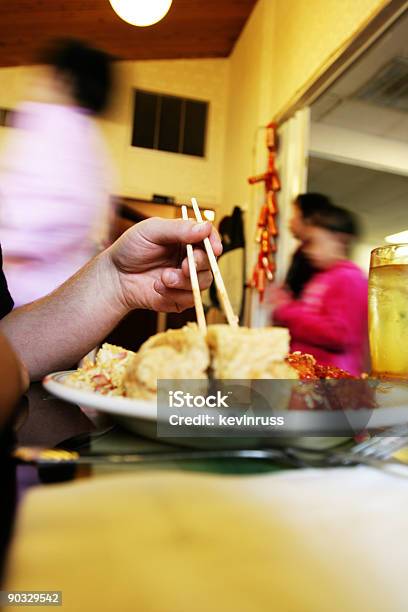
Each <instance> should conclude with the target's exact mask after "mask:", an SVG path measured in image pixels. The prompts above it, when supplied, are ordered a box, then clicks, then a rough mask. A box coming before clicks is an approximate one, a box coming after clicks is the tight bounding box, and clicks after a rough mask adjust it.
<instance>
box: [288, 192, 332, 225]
mask: <svg viewBox="0 0 408 612" xmlns="http://www.w3.org/2000/svg"><path fill="white" fill-rule="evenodd" d="M295 204H296V206H298V207H299V210H300V212H301V213H302V217H303V218H304V219H310V217H311V216H312V215H314V214H315V213H317V212H319V211H321V210H326V209H327V208H330V207H332V206H334V204H333V202H332V201H331V200H330V198H329V197H327V196H325V195H323V194H322V193H300V194H299V195H298V197H297V198H296V200H295Z"/></svg>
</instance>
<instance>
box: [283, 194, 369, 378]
mask: <svg viewBox="0 0 408 612" xmlns="http://www.w3.org/2000/svg"><path fill="white" fill-rule="evenodd" d="M308 223H309V228H308V237H307V240H306V241H305V243H304V245H303V246H302V252H303V254H304V256H305V257H306V258H307V261H308V262H309V263H310V264H311V266H312V268H313V270H314V271H315V272H314V274H313V275H312V276H311V277H310V279H309V280H308V281H307V282H306V283H305V285H304V287H303V289H302V291H301V294H300V295H299V297H297V298H296V297H295V296H294V294H292V293H290V292H289V291H287V290H284V289H279V288H277V289H276V291H275V293H274V295H273V297H272V299H273V301H274V303H275V306H276V308H275V310H274V315H273V318H274V322H275V323H276V324H278V325H283V326H285V327H288V328H289V331H290V334H291V350H292V351H302V352H303V353H310V354H311V355H313V356H314V357H315V358H316V360H317V361H318V362H319V363H321V364H323V365H333V366H337V367H340V368H342V369H344V370H348V371H349V372H350V373H351V374H355V375H358V374H361V372H362V371H363V370H364V367H365V358H366V355H367V279H366V277H365V276H364V274H363V272H362V271H361V270H360V268H359V267H358V266H356V265H355V264H354V263H353V262H351V261H349V260H348V259H347V257H348V254H349V248H350V245H351V241H352V239H353V238H354V237H355V236H357V235H358V228H357V224H356V221H355V219H354V217H353V215H352V214H351V213H349V212H348V211H346V210H344V209H343V208H340V207H338V206H334V205H331V206H329V207H326V208H325V209H321V210H320V211H317V212H315V213H314V214H313V215H311V216H310V218H309V221H308Z"/></svg>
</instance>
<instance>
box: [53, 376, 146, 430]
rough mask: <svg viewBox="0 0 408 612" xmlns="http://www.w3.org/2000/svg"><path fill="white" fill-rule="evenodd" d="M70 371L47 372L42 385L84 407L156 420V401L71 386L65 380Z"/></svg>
mask: <svg viewBox="0 0 408 612" xmlns="http://www.w3.org/2000/svg"><path fill="white" fill-rule="evenodd" d="M72 372H73V371H72V370H67V371H66V372H55V373H54V374H49V375H48V376H46V377H45V378H44V380H43V385H44V387H45V388H46V389H47V391H49V392H50V393H52V394H53V395H55V396H56V397H59V398H60V399H63V400H65V401H66V402H70V403H71V404H77V405H78V406H81V407H84V408H93V409H95V410H99V411H100V412H107V413H108V414H113V415H118V416H128V417H135V418H139V419H144V420H148V421H154V422H156V420H157V405H156V401H154V400H153V401H144V400H137V399H130V398H127V397H118V396H115V395H102V393H97V392H96V391H88V390H86V389H77V388H76V387H71V386H69V385H67V384H66V380H67V378H68V376H69V375H70V374H72Z"/></svg>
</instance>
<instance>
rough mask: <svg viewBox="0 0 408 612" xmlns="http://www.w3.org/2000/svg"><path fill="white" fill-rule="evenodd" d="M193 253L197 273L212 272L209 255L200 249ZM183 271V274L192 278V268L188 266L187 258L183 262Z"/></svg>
mask: <svg viewBox="0 0 408 612" xmlns="http://www.w3.org/2000/svg"><path fill="white" fill-rule="evenodd" d="M193 253H194V262H195V265H196V270H197V272H201V271H204V270H210V262H209V261H208V257H207V253H206V252H205V251H203V250H202V249H199V248H197V249H194V251H193ZM181 269H182V271H183V274H184V275H185V276H187V277H188V278H190V268H189V265H188V259H187V257H186V258H185V259H184V260H183V261H182V263H181Z"/></svg>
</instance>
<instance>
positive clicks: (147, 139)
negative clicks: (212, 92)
mask: <svg viewBox="0 0 408 612" xmlns="http://www.w3.org/2000/svg"><path fill="white" fill-rule="evenodd" d="M207 115H208V102H202V101H199V100H191V99H189V98H177V97H176V96H168V95H164V94H156V93H151V92H148V91H142V90H140V89H136V91H135V98H134V113H133V131H132V146H133V147H143V148H145V149H158V150H159V151H170V152H172V153H183V154H184V155H195V156H197V157H204V155H205V135H206V128H207Z"/></svg>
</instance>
